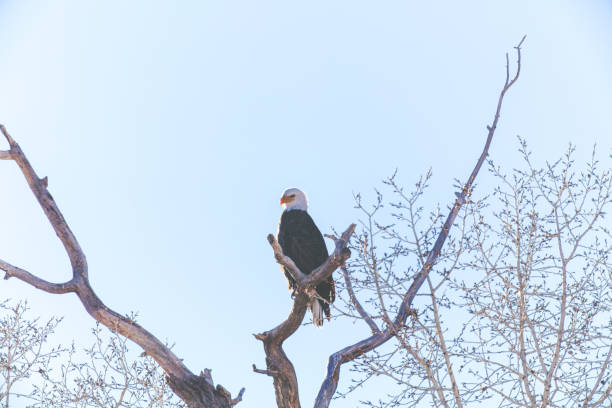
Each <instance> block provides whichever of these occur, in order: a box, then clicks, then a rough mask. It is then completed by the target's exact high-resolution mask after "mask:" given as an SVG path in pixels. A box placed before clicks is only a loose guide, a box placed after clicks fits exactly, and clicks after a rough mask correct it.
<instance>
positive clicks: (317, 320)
mask: <svg viewBox="0 0 612 408" xmlns="http://www.w3.org/2000/svg"><path fill="white" fill-rule="evenodd" d="M309 306H310V307H309V309H310V311H311V312H312V323H313V324H314V325H315V326H316V327H320V326H323V307H321V303H320V302H319V300H318V299H316V298H314V299H312V300H311V301H310V305H309Z"/></svg>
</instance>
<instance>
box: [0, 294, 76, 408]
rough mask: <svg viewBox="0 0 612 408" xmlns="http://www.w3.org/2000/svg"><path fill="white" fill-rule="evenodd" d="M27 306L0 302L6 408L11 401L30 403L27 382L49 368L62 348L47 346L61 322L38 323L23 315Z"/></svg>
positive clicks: (1, 393)
mask: <svg viewBox="0 0 612 408" xmlns="http://www.w3.org/2000/svg"><path fill="white" fill-rule="evenodd" d="M27 311H28V305H27V303H26V302H18V303H16V304H14V305H10V304H9V303H8V301H4V302H2V303H0V313H1V316H0V379H1V381H2V382H1V383H0V403H1V404H2V405H3V406H4V407H6V408H8V407H10V406H11V405H10V404H11V401H12V398H22V399H26V400H31V399H33V397H34V394H35V390H34V389H33V388H32V387H31V385H30V384H29V383H28V381H29V380H30V379H31V378H32V377H34V376H36V375H37V374H38V373H40V372H45V371H47V370H48V369H49V365H50V363H51V361H52V360H53V359H55V358H56V357H58V356H59V355H61V354H62V352H63V351H65V349H62V348H60V347H55V348H52V347H48V345H47V344H46V342H47V338H48V336H49V335H51V334H52V333H53V331H54V330H55V328H56V327H57V325H58V324H59V322H60V319H55V318H52V319H49V320H48V321H47V322H44V323H39V322H38V320H37V319H34V320H32V319H29V318H27V316H26V313H27Z"/></svg>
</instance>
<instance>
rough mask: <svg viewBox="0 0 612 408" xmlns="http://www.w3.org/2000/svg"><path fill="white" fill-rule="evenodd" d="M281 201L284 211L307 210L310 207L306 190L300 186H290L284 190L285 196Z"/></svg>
mask: <svg viewBox="0 0 612 408" xmlns="http://www.w3.org/2000/svg"><path fill="white" fill-rule="evenodd" d="M280 203H281V206H282V207H283V210H284V211H290V210H302V211H306V210H307V208H308V201H307V200H306V194H304V192H303V191H302V190H300V189H298V188H288V189H287V190H285V191H284V192H283V196H282V197H281V199H280Z"/></svg>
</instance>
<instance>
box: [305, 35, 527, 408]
mask: <svg viewBox="0 0 612 408" xmlns="http://www.w3.org/2000/svg"><path fill="white" fill-rule="evenodd" d="M524 40H525V37H523V39H521V41H520V42H519V44H518V45H517V46H516V47H515V49H516V52H517V70H516V74H515V75H514V77H513V78H512V79H510V66H509V62H508V55H507V54H506V81H505V82H504V86H503V88H502V90H501V92H500V94H499V97H498V101H497V109H496V110H495V115H494V117H493V123H492V124H491V125H489V126H487V130H488V134H487V139H486V142H485V146H484V148H483V151H482V154H481V155H480V157H479V158H478V161H477V162H476V165H475V167H474V169H473V170H472V173H471V174H470V176H469V178H468V180H467V182H466V183H465V185H464V186H463V188H462V190H461V191H460V192H458V193H456V196H457V199H456V200H455V203H454V205H453V207H452V209H451V211H450V213H449V215H448V217H447V219H446V222H445V223H444V226H443V227H442V230H441V231H440V234H439V235H438V238H437V239H436V242H435V243H434V245H433V247H432V249H431V250H430V251H429V253H428V255H427V259H426V261H425V263H424V264H423V267H422V268H421V270H420V271H419V273H417V275H416V276H415V278H414V281H413V282H412V284H411V285H410V288H408V291H407V292H406V294H405V295H404V298H403V300H402V303H401V305H400V309H399V311H398V313H397V316H396V317H395V319H394V321H393V322H392V324H389V326H387V327H386V328H385V329H384V330H383V331H381V332H378V333H374V334H373V335H372V336H370V337H368V338H366V339H364V340H361V341H360V342H358V343H355V344H353V345H351V346H348V347H345V348H343V349H342V350H340V351H338V352H336V353H334V354H332V355H331V356H330V357H329V360H328V364H327V375H326V377H325V379H324V381H323V384H322V385H321V388H320V389H319V394H318V395H317V399H316V400H315V405H314V406H315V408H327V407H329V403H330V402H331V399H332V397H333V395H334V394H335V392H336V389H337V387H338V380H339V379H340V367H341V366H342V364H344V363H346V362H348V361H352V360H354V359H355V358H357V357H359V356H361V355H363V354H364V353H367V352H368V351H371V350H373V349H375V348H377V347H378V346H380V345H382V344H384V343H385V342H387V341H388V340H389V339H390V338H391V337H393V336H394V335H395V333H396V330H397V328H398V327H402V326H403V325H404V324H405V323H406V319H407V318H408V316H409V315H410V314H411V313H412V312H411V309H410V305H411V304H412V301H413V300H414V298H415V296H416V294H417V292H418V290H419V288H420V287H421V285H422V284H423V282H425V280H426V278H427V276H428V275H429V272H430V271H431V269H432V268H433V265H434V263H435V262H436V260H437V259H438V256H439V255H440V251H441V250H442V246H443V245H444V242H445V241H446V238H447V237H448V234H449V231H450V228H451V227H452V225H453V223H454V221H455V218H456V217H457V214H458V213H459V210H460V209H461V207H462V206H463V204H464V203H465V202H466V200H467V199H468V197H469V195H470V194H471V191H472V184H473V182H474V179H475V178H476V176H477V175H478V172H479V170H480V167H481V166H482V164H483V162H484V160H485V158H486V157H487V155H488V153H489V146H490V145H491V140H492V139H493V135H494V134H495V129H496V128H497V123H498V121H499V117H500V112H501V106H502V102H503V100H504V96H505V94H506V92H507V91H508V89H510V87H511V86H512V85H514V83H515V82H516V80H517V79H518V77H519V74H520V71H521V45H522V44H523V41H524Z"/></svg>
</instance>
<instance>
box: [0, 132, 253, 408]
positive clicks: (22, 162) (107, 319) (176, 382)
mask: <svg viewBox="0 0 612 408" xmlns="http://www.w3.org/2000/svg"><path fill="white" fill-rule="evenodd" d="M0 131H1V132H2V134H3V135H4V137H5V138H6V140H7V141H8V144H9V150H7V151H1V152H0V159H5V160H13V161H14V162H15V163H17V165H18V166H19V168H20V169H21V172H22V173H23V175H24V176H25V178H26V181H27V182H28V184H29V186H30V189H31V190H32V192H33V193H34V196H35V197H36V199H37V200H38V203H39V204H40V206H41V208H42V210H43V211H44V213H45V215H46V216H47V219H48V220H49V222H50V223H51V226H52V227H53V229H54V230H55V233H56V234H57V236H58V237H59V239H60V241H61V242H62V244H63V245H64V249H65V250H66V252H67V254H68V258H69V259H70V264H71V266H72V278H71V279H70V280H69V281H67V282H64V283H52V282H48V281H45V280H43V279H41V278H39V277H37V276H35V275H34V274H32V273H30V272H28V271H26V270H24V269H21V268H18V267H16V266H13V265H11V264H9V263H8V262H5V261H3V260H0V270H3V271H4V272H5V275H4V279H9V278H13V277H14V278H17V279H19V280H22V281H23V282H26V283H28V284H30V285H32V286H34V287H35V288H37V289H40V290H43V291H45V292H48V293H54V294H62V293H75V294H76V295H77V296H78V298H79V300H80V301H81V303H82V304H83V306H84V307H85V309H86V310H87V312H88V313H89V314H90V315H91V316H92V317H93V318H94V319H95V320H97V321H98V322H100V323H102V324H103V325H105V326H106V327H108V328H109V329H111V330H113V331H116V332H118V333H120V334H121V335H123V336H125V337H127V338H128V339H130V340H132V341H133V342H134V343H136V344H138V345H139V346H140V347H142V348H143V349H144V351H145V352H146V353H147V354H148V355H150V356H151V357H152V358H153V359H155V361H156V362H157V363H158V364H159V365H160V366H161V367H162V368H163V369H164V371H165V372H166V374H167V376H168V377H167V379H168V383H169V384H170V387H172V390H173V391H174V392H175V393H176V394H177V395H178V396H179V397H180V398H181V399H182V400H183V401H185V403H186V404H187V405H188V406H189V407H190V408H227V407H231V406H233V405H235V404H237V403H238V402H239V401H240V400H241V399H242V395H243V392H244V389H242V390H241V391H240V393H239V395H238V397H236V398H235V399H232V397H231V395H230V393H229V392H228V391H227V390H225V389H224V388H223V387H222V386H220V385H217V387H216V388H215V387H214V385H213V383H212V377H210V372H209V371H207V375H205V373H203V374H201V375H195V374H193V373H192V372H191V371H190V370H189V369H188V368H187V367H186V366H185V365H184V364H183V363H182V361H181V360H180V359H179V358H178V357H177V356H176V355H175V354H174V353H173V352H172V351H171V350H170V349H169V348H168V347H166V346H165V345H164V344H163V343H162V342H160V341H159V340H158V339H157V338H156V337H155V336H153V335H152V334H151V333H149V332H148V331H147V330H146V329H144V328H143V327H141V326H140V325H138V324H137V323H136V322H134V321H133V320H131V319H129V318H127V317H125V316H122V315H120V314H118V313H117V312H115V311H113V310H111V309H109V308H108V307H107V306H106V305H105V304H104V303H103V302H102V300H101V299H100V298H99V297H98V296H97V295H96V294H95V292H94V291H93V289H92V287H91V285H90V283H89V277H88V268H87V260H86V258H85V254H84V253H83V250H82V249H81V247H80V245H79V243H78V241H77V239H76V237H75V235H74V234H73V232H72V231H71V230H70V227H69V226H68V223H67V222H66V220H65V219H64V216H63V215H62V213H61V212H60V210H59V208H58V206H57V204H56V203H55V201H54V200H53V197H52V196H51V194H49V191H48V190H47V185H48V181H47V178H46V177H45V178H42V179H41V178H39V177H38V176H37V175H36V172H35V171H34V169H33V168H32V166H31V165H30V162H29V161H28V159H27V157H26V155H25V154H24V153H23V151H22V150H21V147H19V145H18V144H17V142H15V140H14V139H13V138H12V137H11V136H10V135H9V134H8V132H7V131H6V129H5V128H4V126H2V125H0Z"/></svg>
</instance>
